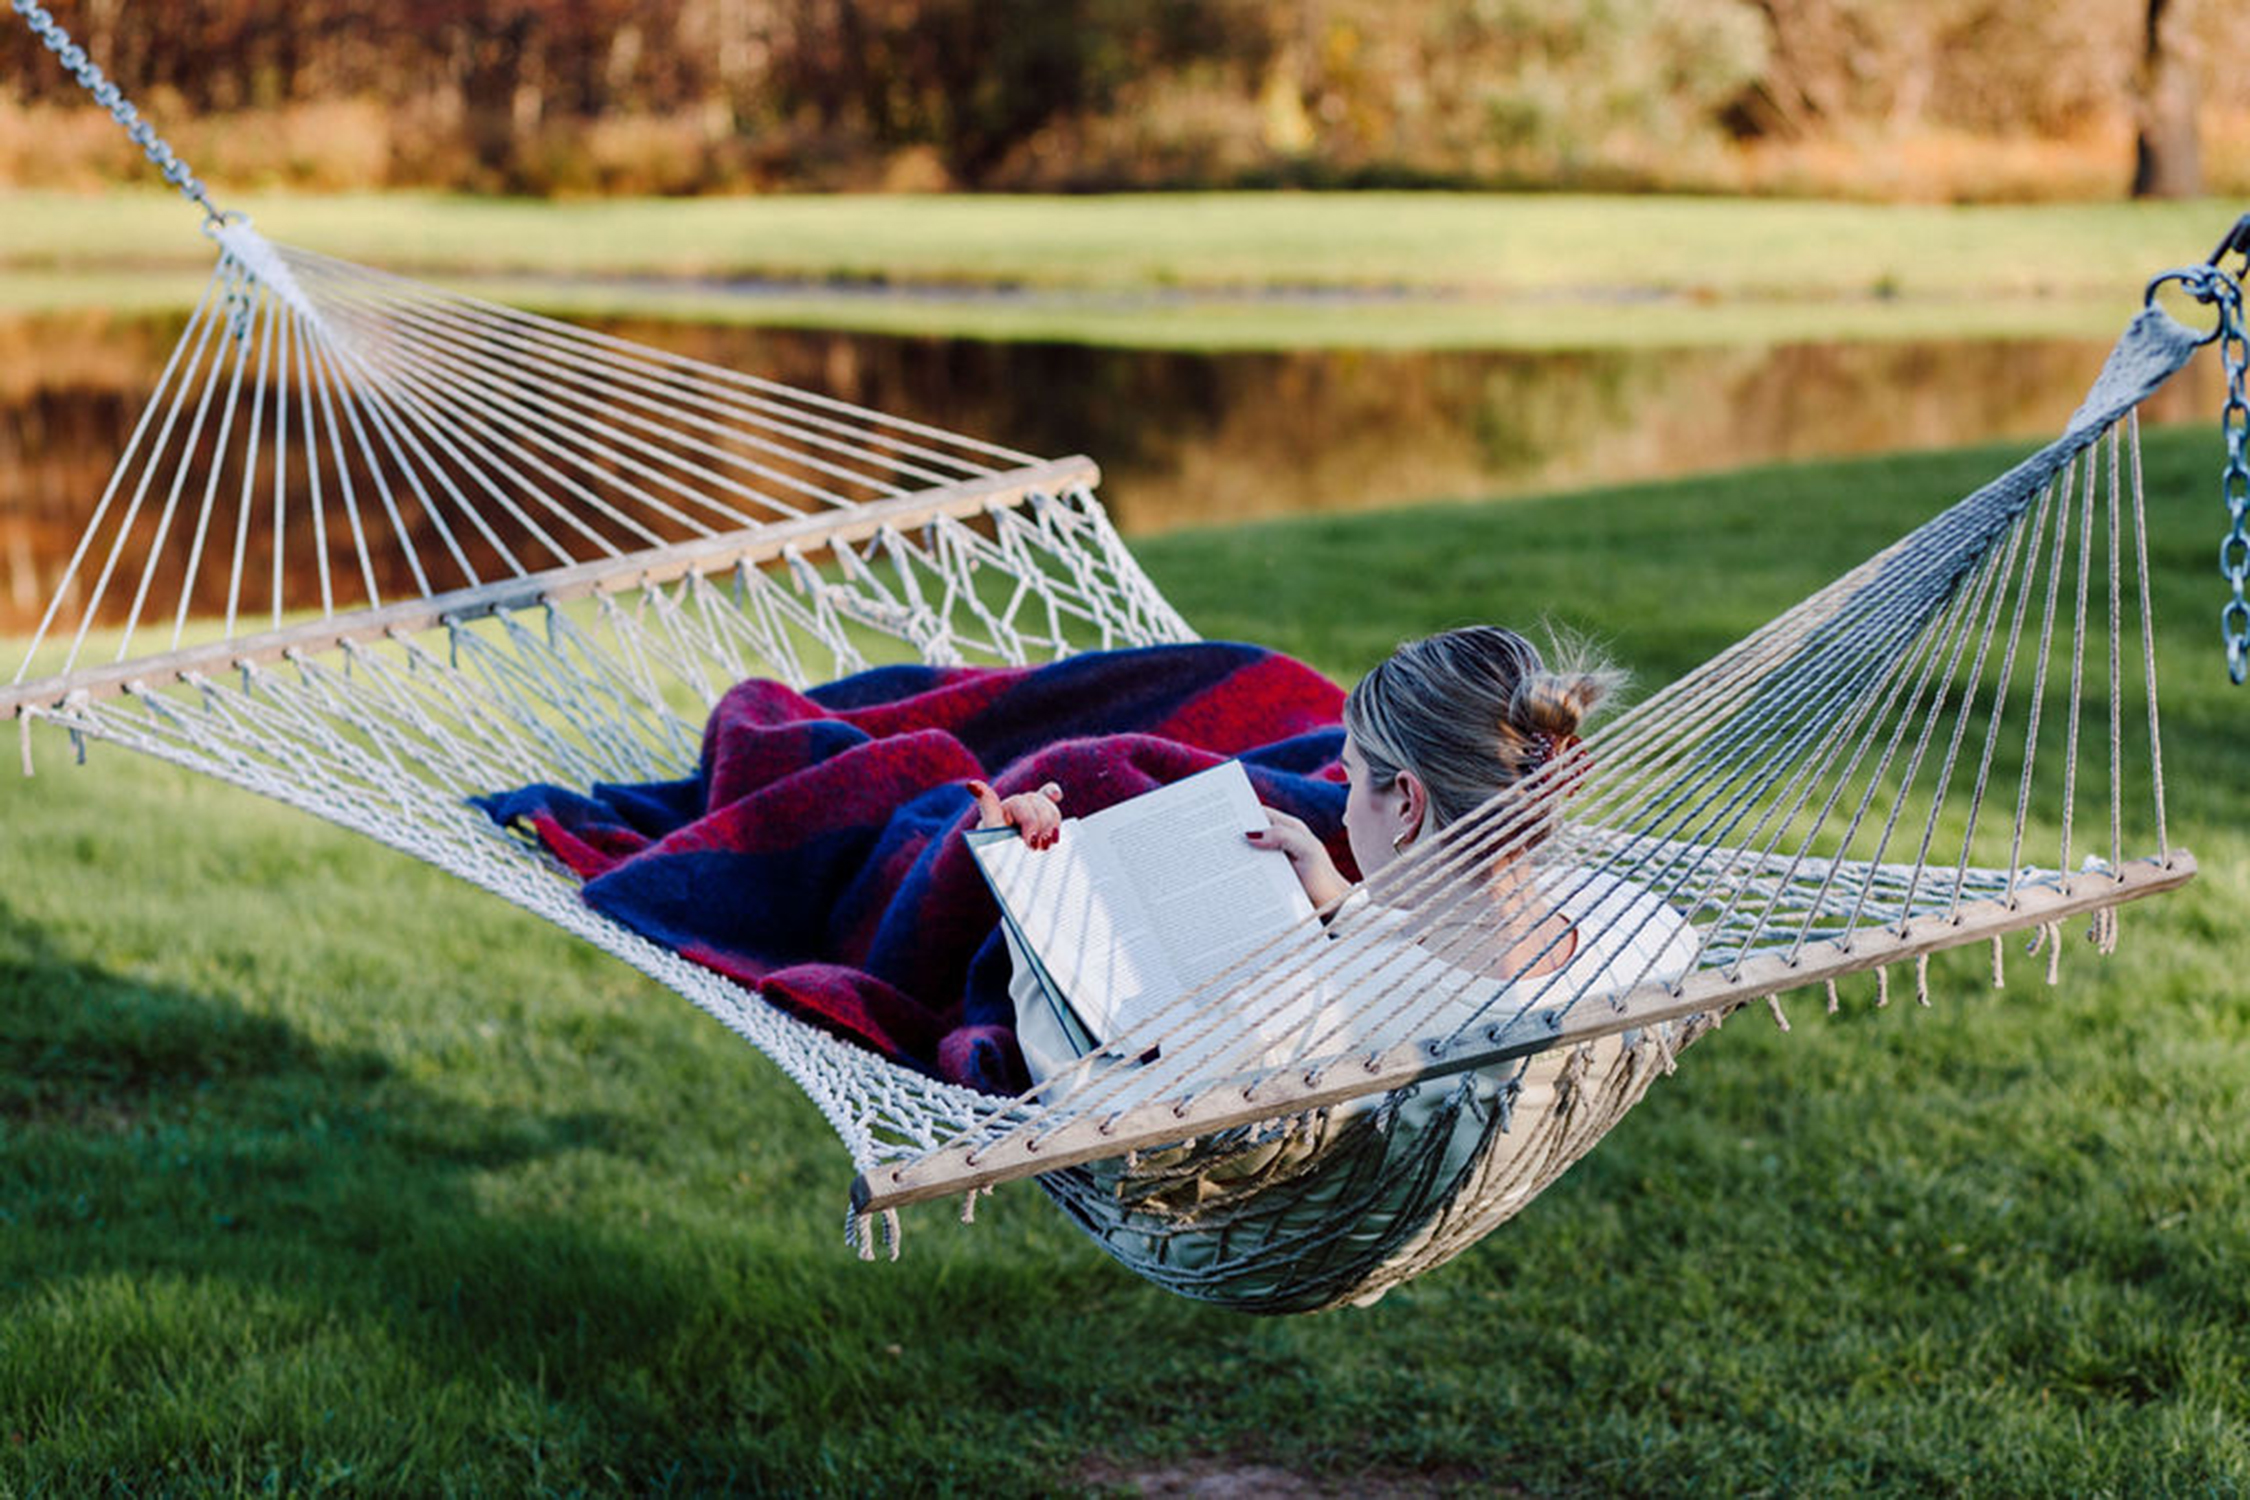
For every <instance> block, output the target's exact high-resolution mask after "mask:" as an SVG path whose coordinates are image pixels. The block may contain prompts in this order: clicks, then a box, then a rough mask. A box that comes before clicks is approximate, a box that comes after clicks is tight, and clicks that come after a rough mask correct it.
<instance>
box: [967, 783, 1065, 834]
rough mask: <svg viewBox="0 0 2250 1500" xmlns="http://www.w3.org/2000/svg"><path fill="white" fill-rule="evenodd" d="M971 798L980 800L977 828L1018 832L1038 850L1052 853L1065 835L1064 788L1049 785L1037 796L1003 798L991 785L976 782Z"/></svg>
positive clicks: (1052, 784) (1033, 793)
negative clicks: (1058, 806)
mask: <svg viewBox="0 0 2250 1500" xmlns="http://www.w3.org/2000/svg"><path fill="white" fill-rule="evenodd" d="M969 795H971V796H973V797H975V798H976V799H977V827H979V828H1010V827H1012V828H1014V829H1016V831H1017V832H1019V833H1021V834H1022V835H1023V841H1024V842H1025V843H1027V844H1029V845H1030V846H1031V847H1032V848H1034V849H1051V848H1053V847H1054V843H1055V840H1056V839H1057V838H1058V837H1060V836H1061V833H1062V814H1061V813H1060V812H1059V811H1057V810H1056V804H1058V803H1060V802H1061V801H1062V788H1061V787H1059V786H1057V785H1055V784H1054V783H1053V782H1051V781H1050V782H1048V783H1047V784H1046V785H1045V786H1043V787H1041V788H1040V789H1039V790H1038V791H1036V792H1018V793H1016V794H1015V795H1014V796H1013V797H1003V796H1001V795H1000V794H999V793H998V792H995V791H994V790H993V789H992V788H991V786H990V785H988V784H987V783H985V782H982V781H974V780H972V781H971V782H970V783H969Z"/></svg>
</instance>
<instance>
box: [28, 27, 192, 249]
mask: <svg viewBox="0 0 2250 1500" xmlns="http://www.w3.org/2000/svg"><path fill="white" fill-rule="evenodd" d="M13 3H14V5H15V10H16V14H17V15H19V16H22V17H23V18H24V21H25V23H26V24H28V25H29V26H30V27H31V29H32V30H33V31H34V32H36V33H37V34H38V36H39V40H41V41H42V42H45V43H46V44H47V50H49V51H50V52H52V53H54V54H55V56H56V57H58V58H60V59H62V65H63V66H64V67H65V68H68V69H69V70H70V76H71V77H73V78H75V79H77V80H78V82H79V84H80V86H81V87H83V88H84V89H85V90H86V92H87V93H89V94H92V95H93V96H94V102H95V103H96V104H99V105H100V106H101V107H102V108H104V109H106V110H108V111H109V114H110V118H111V119H113V120H115V121H116V122H117V123H118V124H120V125H122V126H124V127H125V133H126V134H127V135H128V136H130V137H132V140H133V144H134V145H136V146H138V147H140V148H141V151H142V152H143V154H145V155H146V156H147V157H148V159H149V160H150V161H151V162H153V163H154V164H155V166H156V169H157V170H158V171H159V172H162V173H163V174H164V180H165V181H166V182H169V183H170V184H172V186H174V187H176V188H178V189H179V190H180V193H181V195H182V196H183V197H185V198H186V199H187V200H188V201H189V202H190V203H193V204H196V205H198V206H200V207H201V208H202V210H203V213H204V216H205V218H206V220H207V221H208V220H211V219H218V218H221V217H223V215H221V214H220V212H219V210H218V207H217V205H215V204H213V203H212V201H211V197H210V195H209V194H208V193H206V192H205V191H204V190H203V184H202V183H201V182H199V181H198V180H197V179H196V176H195V174H194V173H193V172H190V171H189V170H188V169H187V163H185V162H183V161H181V160H180V158H179V157H178V156H177V155H176V154H175V153H174V152H173V150H172V148H171V147H170V146H168V145H166V144H165V143H164V138H163V137H162V136H160V135H158V134H157V133H156V130H155V127H153V126H151V125H150V124H149V123H148V121H146V120H144V119H142V118H141V112H140V111H139V110H137V109H135V108H134V107H133V105H132V101H131V100H129V99H127V98H126V97H125V96H124V94H123V93H121V92H119V90H118V87H117V85H116V84H114V83H111V82H110V81H109V79H108V78H107V77H106V76H104V75H103V73H102V70H101V69H100V68H99V67H97V66H95V64H94V61H93V59H91V58H89V57H88V56H87V55H86V49H85V48H83V47H81V46H79V45H78V44H77V43H76V42H74V41H72V40H71V39H70V33H69V32H67V31H65V30H63V29H62V27H61V26H60V25H58V24H57V23H56V21H55V18H54V17H53V16H51V15H49V14H47V10H46V7H45V6H42V5H40V4H39V3H38V0H13Z"/></svg>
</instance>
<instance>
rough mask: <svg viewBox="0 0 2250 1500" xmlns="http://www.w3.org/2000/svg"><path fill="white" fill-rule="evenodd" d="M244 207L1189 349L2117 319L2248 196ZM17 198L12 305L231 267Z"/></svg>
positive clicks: (460, 248) (473, 247)
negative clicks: (2051, 201) (1981, 200)
mask: <svg viewBox="0 0 2250 1500" xmlns="http://www.w3.org/2000/svg"><path fill="white" fill-rule="evenodd" d="M235 206H239V207H241V208H243V209H245V210H246V211H248V212H249V213H250V214H251V215H252V216H253V218H254V219H255V220H256V222H257V223H258V224H259V226H260V227H261V228H262V229H263V230H265V232H267V233H268V234H270V235H272V236H274V237H276V238H280V239H285V240H288V241H291V242H293V243H298V244H303V245H306V246H308V247H310V248H314V249H319V250H323V251H326V252H328V253H331V254H336V255H340V256H343V257H346V258H348V259H355V260H361V261H365V262H368V263H371V264H374V265H378V266H382V267H385V268H388V269H392V270H399V271H405V272H410V273H414V274H420V275H427V276H431V277H435V278H438V279H441V280H448V281H454V282H457V283H460V284H463V285H466V286H469V287H472V288H473V289H476V290H480V291H483V292H486V293H489V294H491V295H494V296H498V297H501V298H503V299H506V300H513V301H521V302H528V303H531V304H534V305H538V306H541V307H545V308H548V309H551V310H556V311H564V312H575V313H580V314H588V315H592V314H608V315H616V314H647V315H655V316H667V317H681V318H693V319H696V320H701V321H725V320H729V319H744V320H748V319H755V320H757V321H760V322H764V323H769V324H783V325H796V326H821V327H834V328H853V329H861V330H866V331H872V332H888V333H928V334H951V335H959V334H968V335H973V336H977V337H1004V338H1039V339H1062V340H1072V341H1080V342H1096V343H1119V344H1130V345H1140V346H1150V347H1178V348H1277V347H1310V346H1320V345H1339V344H1342V345H1354V344H1363V345H1390V346H1406V345H1412V346H1416V347H1469V346H1489V347H1533V348H1536V347H1551V346H1554V345H1557V344H1564V343H1569V344H1578V345H1601V344H1617V343H1643V344H1647V343H1673V344H1678V343H1701V342H1741V341H1745V340H1753V339H1782V338H1813V337H1824V338H1837V337H1845V338H1865V337H1887V336H1931V335H1936V334H1942V333H1955V334H1963V335H1967V336H1973V337H2002V336H2052V335H2060V334H2083V333H2099V332H2105V331H2107V330H2109V329H2111V328H2113V327H2114V326H2115V324H2116V322H2117V320H2118V317H2119V315H2120V313H2122V312H2124V311H2127V310H2129V309H2130V307H2131V306H2132V304H2133V300H2134V299H2135V298H2136V297H2137V296H2138V295H2139V291H2140V288H2141V286H2142V283H2143V282H2144V281H2145V279H2146V278H2147V277H2148V276H2149V275H2150V274H2151V273H2152V272H2154V271H2156V270H2159V269H2162V268H2164V267H2166V266H2170V265H2176V264H2180V263H2183V262H2188V261H2194V260H2200V259H2201V258H2202V257H2203V256H2204V255H2205V254H2207V253H2208V251H2209V249H2210V247H2211V245H2212V244H2213V243H2215V242H2216V241H2217V239H2218V237H2219V235H2220V234H2221V233H2222V232H2223V231H2224V230H2225V228H2226V227H2227V225H2228V224H2230V223H2231V222H2232V220H2233V216H2234V214H2235V213H2236V212H2238V211H2239V206H2229V205H2224V204H2218V203H2202V204H2089V205H2044V206H2009V207H1963V208H1946V207H1933V206H1904V207H1882V206H1871V205H1862V204H1840V203H1804V202H1777V201H1761V200H1730V199H1697V198H1654V197H1648V198H1603V197H1587V196H1576V195H1554V196H1511V195H1498V194H1456V193H1411V194H1408V193H1366V194H1310V193H1269V194H1240V193H1237V194H1181V195H1149V196H1141V197H1089V198H1011V197H957V196H932V197H914V196H891V197H854V196H835V197H775V198H713V199H634V200H600V201H586V202H576V203H559V204H550V203H534V202H528V201H511V200H495V199H467V198H442V197H433V196H428V195H421V194H395V195H384V196H338V197H325V198H323V197H271V198H250V199H244V200H240V201H239V203H238V204H236V205H235ZM0 213H5V214H6V216H7V218H8V221H9V224H10V232H9V235H8V237H7V239H6V241H5V242H4V243H0V307H6V308H9V309H12V310H18V311H37V310H42V309H52V308H62V307H77V306H104V307H115V306H118V305H119V304H120V302H121V301H122V302H123V303H124V304H126V305H130V306H136V307H150V306H158V307H162V306H179V305H184V303H185V301H186V299H188V298H190V297H192V296H193V295H194V294H195V292H196V290H197V288H198V286H199V285H200V282H199V280H198V278H197V277H196V275H195V274H194V271H193V268H196V267H200V266H202V265H204V264H206V263H207V259H206V258H207V255H208V247H207V246H206V245H205V243H204V241H203V240H202V239H201V238H200V237H199V236H198V235H196V234H195V233H194V232H193V231H194V225H195V211H194V210H192V209H190V208H188V207H187V206H186V205H185V204H183V203H182V202H181V201H180V200H179V199H178V198H177V197H174V196H172V195H169V194H158V193H152V192H147V191H141V192H130V193H128V192H116V193H108V194H103V195H101V196H98V197H71V196H64V195H56V194H15V195H12V196H5V197H0ZM121 272H129V273H130V274H129V275H123V276H121V274H120V273H121Z"/></svg>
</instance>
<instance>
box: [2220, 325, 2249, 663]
mask: <svg viewBox="0 0 2250 1500" xmlns="http://www.w3.org/2000/svg"><path fill="white" fill-rule="evenodd" d="M2230 287H2232V283H2230ZM2233 292H2234V294H2233V295H2232V296H2231V297H2227V298H2225V299H2223V300H2222V301H2221V302H2220V304H2219V358H2220V360H2221V361H2222V362H2223V363H2224V364H2225V366H2226V372H2227V404H2226V410H2225V412H2224V414H2223V415H2221V417H2220V418H2219V425H2220V427H2221V429H2222V430H2223V431H2224V432H2225V434H2226V440H2227V469H2226V477H2225V478H2224V479H2223V480H2221V481H2220V485H2221V492H2222V493H2223V494H2224V496H2225V498H2226V502H2227V521H2228V526H2227V536H2226V540H2225V541H2223V542H2221V543H2220V544H2219V571H2220V572H2221V573H2223V574H2225V575H2226V580H2227V582H2228V583H2229V584H2231V585H2233V587H2234V597H2233V598H2232V599H2229V600H2228V601H2227V603H2226V607H2225V608H2224V609H2222V610H2220V611H2219V628H2220V629H2221V630H2222V631H2223V632H2224V633H2225V635H2226V642H2227V675H2228V676H2229V677H2231V678H2233V679H2234V681H2235V683H2236V684H2237V685H2238V686H2239V685H2240V684H2241V683H2242V681H2243V679H2244V678H2245V677H2250V602H2246V601H2245V600H2244V599H2243V597H2242V592H2243V584H2244V581H2245V580H2246V579H2250V402H2246V401H2245V400H2244V397H2243V388H2244V385H2245V381H2246V377H2245V373H2244V372H2245V370H2246V369H2250V340H2245V338H2244V336H2243V331H2242V293H2241V290H2240V288H2239V287H2233Z"/></svg>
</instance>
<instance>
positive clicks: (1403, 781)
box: [1396, 771, 1431, 839]
mask: <svg viewBox="0 0 2250 1500" xmlns="http://www.w3.org/2000/svg"><path fill="white" fill-rule="evenodd" d="M1396 790H1397V792H1398V796H1399V827H1400V828H1401V829H1403V830H1404V831H1405V833H1406V835H1407V836H1408V837H1409V838H1417V839H1418V838H1420V837H1421V836H1422V835H1423V834H1425V833H1428V832H1430V831H1431V830H1430V829H1429V828H1428V827H1427V826H1426V825H1427V824H1428V822H1429V817H1430V789H1429V788H1428V787H1426V786H1424V785H1423V784H1422V778H1421V777H1419V776H1417V775H1415V774H1414V773H1413V772H1412V771H1401V772H1399V773H1398V781H1397V783H1396Z"/></svg>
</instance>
